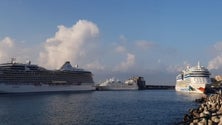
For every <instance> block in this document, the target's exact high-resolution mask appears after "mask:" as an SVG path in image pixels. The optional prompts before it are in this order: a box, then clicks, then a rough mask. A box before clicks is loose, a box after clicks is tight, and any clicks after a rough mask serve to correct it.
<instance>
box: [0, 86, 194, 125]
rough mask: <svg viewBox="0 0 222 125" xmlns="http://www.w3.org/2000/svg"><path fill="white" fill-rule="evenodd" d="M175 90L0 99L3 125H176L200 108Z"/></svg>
mask: <svg viewBox="0 0 222 125" xmlns="http://www.w3.org/2000/svg"><path fill="white" fill-rule="evenodd" d="M195 98H198V97H193V96H191V95H184V94H181V93H177V92H175V91H174V90H144V91H93V92H86V93H44V94H6V95H5V94H4V95H0V125H174V124H176V123H178V122H180V121H182V120H183V116H184V114H185V113H187V112H188V109H189V108H192V107H196V106H197V104H196V103H195V102H194V99H195Z"/></svg>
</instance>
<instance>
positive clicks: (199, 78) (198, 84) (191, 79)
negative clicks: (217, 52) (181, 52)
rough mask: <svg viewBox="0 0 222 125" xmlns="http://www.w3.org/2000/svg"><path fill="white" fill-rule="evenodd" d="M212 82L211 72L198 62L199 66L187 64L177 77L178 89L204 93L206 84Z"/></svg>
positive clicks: (176, 87)
mask: <svg viewBox="0 0 222 125" xmlns="http://www.w3.org/2000/svg"><path fill="white" fill-rule="evenodd" d="M208 83H210V72H209V71H208V69H206V68H205V67H203V66H200V63H199V62H198V64H197V66H194V67H189V66H187V68H186V69H184V70H183V71H182V72H181V73H180V74H179V75H177V77H176V86H175V89H176V91H182V92H192V93H204V92H205V88H206V84H208Z"/></svg>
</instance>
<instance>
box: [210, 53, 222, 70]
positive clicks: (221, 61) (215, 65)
mask: <svg viewBox="0 0 222 125" xmlns="http://www.w3.org/2000/svg"><path fill="white" fill-rule="evenodd" d="M220 68H222V55H218V56H216V57H215V58H213V59H212V60H210V61H209V63H208V69H209V70H212V69H220Z"/></svg>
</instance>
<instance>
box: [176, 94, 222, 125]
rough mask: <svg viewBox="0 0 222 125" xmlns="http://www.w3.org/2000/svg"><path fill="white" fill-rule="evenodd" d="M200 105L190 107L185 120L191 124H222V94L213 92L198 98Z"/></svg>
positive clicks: (184, 122)
mask: <svg viewBox="0 0 222 125" xmlns="http://www.w3.org/2000/svg"><path fill="white" fill-rule="evenodd" d="M196 101H197V102H199V103H200V105H199V107H197V108H193V109H189V112H188V113H187V114H185V115H184V119H183V122H180V123H179V124H181V125H182V124H185V125H186V124H189V125H222V94H221V92H220V93H217V94H211V95H208V96H206V97H202V98H201V99H197V100H196Z"/></svg>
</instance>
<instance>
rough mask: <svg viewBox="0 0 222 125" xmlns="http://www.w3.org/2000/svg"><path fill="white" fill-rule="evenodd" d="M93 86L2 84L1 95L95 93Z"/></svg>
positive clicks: (0, 86) (0, 87)
mask: <svg viewBox="0 0 222 125" xmlns="http://www.w3.org/2000/svg"><path fill="white" fill-rule="evenodd" d="M93 90H95V87H93V85H92V84H81V85H33V84H22V85H20V84H18V85H15V84H13V85H12V84H4V83H1V84H0V93H28V92H33V93H35V92H63V91H70V92H84V91H93Z"/></svg>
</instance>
